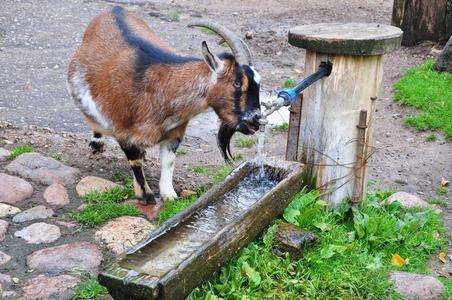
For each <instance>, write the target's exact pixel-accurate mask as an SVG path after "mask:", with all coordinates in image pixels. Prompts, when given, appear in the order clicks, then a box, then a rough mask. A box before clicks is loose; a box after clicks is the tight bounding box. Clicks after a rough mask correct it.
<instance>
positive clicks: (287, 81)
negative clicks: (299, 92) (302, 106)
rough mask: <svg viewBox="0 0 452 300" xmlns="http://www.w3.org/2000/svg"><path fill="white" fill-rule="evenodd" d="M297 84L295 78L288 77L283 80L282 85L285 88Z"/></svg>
mask: <svg viewBox="0 0 452 300" xmlns="http://www.w3.org/2000/svg"><path fill="white" fill-rule="evenodd" d="M295 85H297V83H296V82H295V80H293V79H292V78H289V79H287V80H286V81H284V82H283V84H282V86H281V87H282V88H285V89H290V88H293V87H294V86H295Z"/></svg>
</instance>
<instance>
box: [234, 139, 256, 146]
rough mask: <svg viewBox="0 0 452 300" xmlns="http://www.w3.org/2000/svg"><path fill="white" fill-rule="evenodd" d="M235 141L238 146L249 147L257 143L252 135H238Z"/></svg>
mask: <svg viewBox="0 0 452 300" xmlns="http://www.w3.org/2000/svg"><path fill="white" fill-rule="evenodd" d="M236 143H237V146H238V147H239V148H251V147H253V146H254V145H255V144H256V143H257V140H256V139H255V138H253V137H238V138H237V140H236Z"/></svg>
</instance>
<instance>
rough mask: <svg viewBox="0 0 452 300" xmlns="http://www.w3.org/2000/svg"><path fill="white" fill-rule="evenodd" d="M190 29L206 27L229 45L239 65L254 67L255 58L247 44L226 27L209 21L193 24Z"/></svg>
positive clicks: (189, 25)
mask: <svg viewBox="0 0 452 300" xmlns="http://www.w3.org/2000/svg"><path fill="white" fill-rule="evenodd" d="M188 27H204V28H207V29H210V30H212V31H213V32H215V33H216V34H218V35H219V36H221V37H222V38H223V39H224V41H225V42H226V43H227V44H228V46H229V48H231V50H232V53H233V54H234V57H235V59H236V60H237V62H238V63H240V64H247V65H253V57H252V55H251V52H250V50H249V48H248V46H247V45H246V43H245V42H244V41H243V40H242V39H241V38H239V37H238V36H237V35H236V34H235V33H233V32H232V31H230V30H229V29H227V28H226V27H225V26H223V25H220V24H217V23H215V22H212V21H209V20H199V21H194V22H191V23H190V24H188Z"/></svg>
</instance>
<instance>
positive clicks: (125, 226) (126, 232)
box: [94, 216, 154, 254]
mask: <svg viewBox="0 0 452 300" xmlns="http://www.w3.org/2000/svg"><path fill="white" fill-rule="evenodd" d="M153 229H154V225H152V224H151V223H149V222H148V221H147V220H145V219H144V218H140V217H130V216H124V217H119V218H116V219H113V220H111V221H109V222H107V223H106V224H105V225H104V226H102V227H101V228H100V229H99V230H98V231H96V233H95V235H94V236H95V238H96V240H98V241H99V242H100V243H101V244H103V245H105V247H107V248H108V249H109V250H111V251H112V252H113V253H115V254H121V253H122V252H124V251H125V250H126V249H128V248H130V247H132V246H135V245H136V244H137V243H138V242H140V241H141V240H143V239H144V238H145V237H146V236H147V235H148V234H149V233H150V232H151V231H152V230H153Z"/></svg>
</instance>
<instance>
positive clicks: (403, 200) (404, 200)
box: [386, 192, 430, 208]
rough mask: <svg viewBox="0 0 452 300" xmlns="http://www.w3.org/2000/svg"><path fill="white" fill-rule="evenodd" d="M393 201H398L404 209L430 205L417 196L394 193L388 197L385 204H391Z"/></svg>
mask: <svg viewBox="0 0 452 300" xmlns="http://www.w3.org/2000/svg"><path fill="white" fill-rule="evenodd" d="M395 201H398V202H399V203H400V204H401V205H402V206H403V207H404V208H427V207H430V204H428V203H427V202H425V201H424V200H422V199H421V198H419V197H418V196H416V195H413V194H410V193H406V192H397V193H394V194H392V195H391V196H389V197H388V199H386V203H387V204H391V203H393V202H395Z"/></svg>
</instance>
